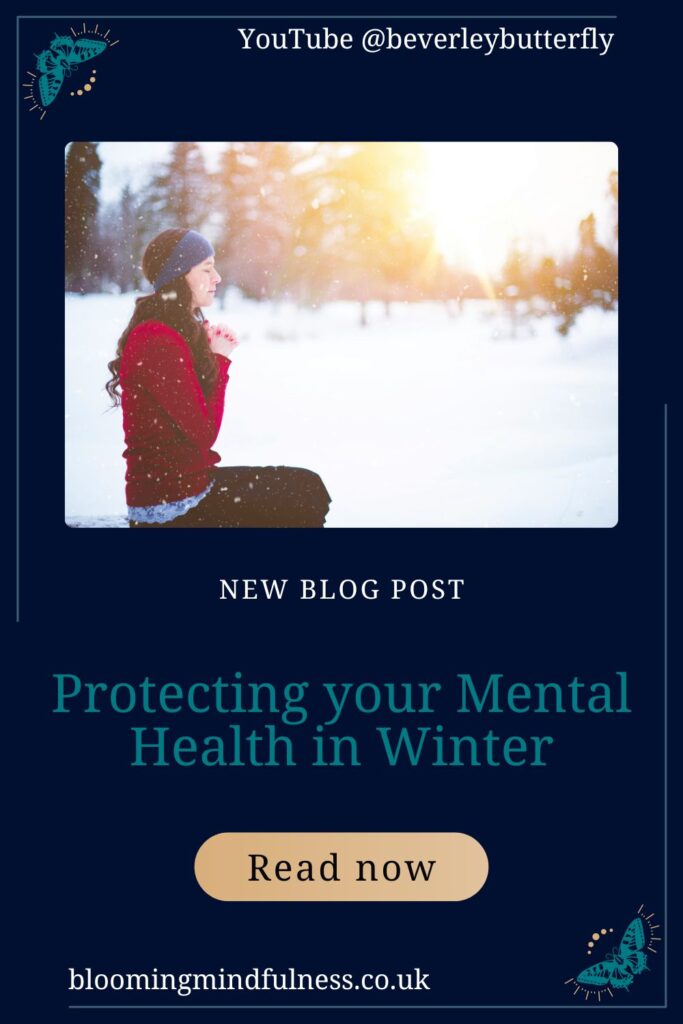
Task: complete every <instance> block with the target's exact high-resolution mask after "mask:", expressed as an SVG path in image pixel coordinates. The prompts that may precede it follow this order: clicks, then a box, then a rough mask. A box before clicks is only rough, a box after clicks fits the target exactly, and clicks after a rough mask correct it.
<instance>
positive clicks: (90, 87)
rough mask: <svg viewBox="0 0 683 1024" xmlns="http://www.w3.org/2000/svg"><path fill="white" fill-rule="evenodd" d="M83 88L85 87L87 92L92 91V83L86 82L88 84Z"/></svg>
mask: <svg viewBox="0 0 683 1024" xmlns="http://www.w3.org/2000/svg"><path fill="white" fill-rule="evenodd" d="M83 88H84V89H85V91H86V92H90V90H91V89H92V85H88V84H86V85H84V86H83Z"/></svg>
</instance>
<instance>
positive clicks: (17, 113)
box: [14, 18, 20, 622]
mask: <svg viewBox="0 0 683 1024" xmlns="http://www.w3.org/2000/svg"><path fill="white" fill-rule="evenodd" d="M16 47H17V51H16V52H17V55H16V63H17V77H18V75H19V19H18V18H17V21H16ZM19 109H20V104H19V98H18V97H17V105H16V112H15V117H16V126H15V133H16V151H17V157H16V176H17V184H16V199H17V202H16V207H17V208H16V225H15V230H16V275H17V277H16V294H15V303H16V311H17V324H16V331H17V334H16V381H15V388H16V424H15V431H16V454H15V458H16V470H15V487H16V503H15V516H16V532H15V538H14V540H15V548H16V554H15V575H16V583H15V592H16V593H15V600H16V621H17V622H19V202H20V198H19V180H20V179H19V117H20V114H19Z"/></svg>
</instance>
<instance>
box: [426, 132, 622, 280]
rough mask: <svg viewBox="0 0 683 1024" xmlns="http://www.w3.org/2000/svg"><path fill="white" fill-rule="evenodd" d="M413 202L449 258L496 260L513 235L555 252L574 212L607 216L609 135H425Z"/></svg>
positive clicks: (487, 263) (486, 267) (562, 246)
mask: <svg viewBox="0 0 683 1024" xmlns="http://www.w3.org/2000/svg"><path fill="white" fill-rule="evenodd" d="M422 145H423V147H424V151H425V162H424V173H423V176H422V180H421V183H420V185H419V188H418V192H419V196H418V202H419V204H420V205H421V207H422V209H423V210H424V213H425V215H426V216H427V217H428V218H429V219H430V220H431V221H432V223H433V225H434V230H435V236H436V242H437V245H438V247H439V249H440V251H441V252H442V253H443V255H444V257H445V258H446V259H447V261H448V262H449V263H452V264H454V265H460V266H463V267H466V268H467V269H469V270H472V271H475V272H476V273H479V274H490V273H492V272H494V271H496V270H497V269H499V268H500V266H501V264H502V263H503V261H504V260H505V256H506V254H507V252H508V250H509V248H510V246H511V245H512V243H513V242H515V241H517V242H518V244H520V245H521V246H523V247H524V248H528V249H531V250H532V251H534V252H550V253H552V254H554V255H560V254H561V253H562V252H563V251H564V250H566V249H568V248H569V247H570V246H571V245H572V244H573V243H574V241H575V239H576V232H577V226H578V223H579V220H580V219H581V218H583V217H585V216H586V215H587V214H588V213H590V212H594V213H595V214H596V217H597V218H598V220H600V219H602V220H603V221H604V220H605V218H606V211H607V202H606V201H607V180H608V175H609V172H610V171H611V170H614V169H616V165H617V151H616V147H615V146H614V145H613V144H612V143H599V142H598V143H567V142H563V143H532V142H522V143H519V142H426V143H423V144H422Z"/></svg>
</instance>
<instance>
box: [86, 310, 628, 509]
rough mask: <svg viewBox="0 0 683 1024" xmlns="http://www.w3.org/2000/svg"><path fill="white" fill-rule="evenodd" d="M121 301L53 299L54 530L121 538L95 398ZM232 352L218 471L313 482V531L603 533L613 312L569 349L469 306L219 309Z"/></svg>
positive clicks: (613, 420) (612, 420)
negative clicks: (308, 474) (59, 478)
mask: <svg viewBox="0 0 683 1024" xmlns="http://www.w3.org/2000/svg"><path fill="white" fill-rule="evenodd" d="M133 299H134V296H132V295H91V296H85V297H80V296H76V295H68V296H67V299H66V521H67V522H68V523H69V524H70V525H73V526H84V527H85V526H99V527H111V526H125V525H126V523H125V519H124V517H125V511H126V509H125V497H124V472H125V464H124V460H123V459H122V457H121V453H122V451H123V447H124V445H123V431H122V426H121V412H120V409H119V410H111V411H110V410H109V399H108V396H107V395H106V392H104V390H103V386H104V383H105V381H106V380H107V378H108V376H109V374H108V372H107V362H108V361H109V360H110V359H112V358H113V355H114V351H115V348H116V342H117V339H118V336H119V334H120V333H121V331H122V330H123V328H124V327H125V325H126V323H127V321H128V319H129V317H130V314H131V311H132V308H133ZM207 313H208V315H209V317H210V319H211V320H212V321H213V322H217V321H222V322H224V323H225V324H226V325H227V326H229V327H230V328H231V329H232V330H233V331H234V332H235V334H236V335H237V337H238V338H239V339H240V342H241V344H240V346H239V348H238V349H237V351H236V352H235V354H234V357H233V364H232V367H231V374H230V382H229V384H228V391H227V400H226V408H225V417H224V420H223V425H222V428H221V432H220V435H219V438H218V441H217V443H216V445H215V448H216V450H218V451H219V452H220V453H221V455H222V457H223V464H225V465H289V466H305V467H307V468H309V469H314V470H316V471H317V472H318V473H320V475H321V476H322V478H323V480H324V481H325V484H326V486H327V489H328V491H329V492H330V494H331V495H332V498H333V503H332V506H331V509H330V513H329V515H328V517H327V523H326V525H327V526H328V527H365V526H370V527H403V526H407V527H443V526H446V527H501V526H502V527H572V526H576V527H596V526H597V527H610V526H613V525H615V523H616V521H617V314H616V313H614V312H604V311H602V310H600V309H597V308H590V309H587V310H584V311H583V312H582V313H581V314H580V316H579V317H578V320H577V322H576V325H575V327H574V328H573V329H572V330H571V331H570V333H569V335H568V337H561V336H560V335H559V334H558V333H557V332H556V330H555V324H554V322H553V320H552V318H550V317H544V318H542V319H535V320H533V322H531V321H529V322H527V321H524V320H522V321H520V322H518V324H517V326H516V328H515V332H514V336H512V333H511V328H510V322H509V320H508V318H507V316H506V315H505V312H504V310H503V309H502V304H498V305H495V304H493V303H490V302H488V301H484V300H481V301H480V300H471V301H469V302H466V303H465V306H464V311H463V312H462V313H459V314H456V315H455V316H454V317H449V315H448V313H447V311H446V308H445V307H444V306H443V305H442V304H439V303H431V302H424V303H412V304H408V303H406V304H402V303H395V304H392V307H391V315H390V317H386V316H385V312H384V306H383V305H381V304H379V303H377V304H373V303H370V304H369V306H368V320H369V324H368V326H367V327H362V326H360V323H359V320H360V317H359V306H358V304H356V303H346V302H339V303H332V304H329V305H326V306H323V307H322V308H320V309H317V310H307V309H298V308H297V307H296V306H294V305H290V304H286V303H281V304H279V305H275V304H272V303H267V302H262V303H259V302H254V301H251V300H246V299H244V298H242V297H240V296H239V295H237V294H231V295H230V297H229V300H228V302H227V303H226V306H225V308H224V309H220V308H218V307H214V308H212V309H211V310H210V311H207Z"/></svg>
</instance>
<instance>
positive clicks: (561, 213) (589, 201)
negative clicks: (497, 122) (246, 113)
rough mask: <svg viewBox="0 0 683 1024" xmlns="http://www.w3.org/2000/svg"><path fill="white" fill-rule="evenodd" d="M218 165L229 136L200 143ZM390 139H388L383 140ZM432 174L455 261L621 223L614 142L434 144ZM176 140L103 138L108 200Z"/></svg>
mask: <svg viewBox="0 0 683 1024" xmlns="http://www.w3.org/2000/svg"><path fill="white" fill-rule="evenodd" d="M200 145H201V146H202V149H203V150H204V153H205V158H206V160H207V164H208V166H209V168H212V167H213V166H215V161H216V159H217V156H218V154H219V153H220V151H221V150H222V148H223V147H224V146H225V143H224V142H202V143H200ZM378 145H381V143H378ZM420 145H423V146H424V147H425V154H426V173H425V177H424V180H423V182H422V183H421V186H420V188H419V193H420V194H419V196H417V197H416V198H417V201H418V203H419V206H420V208H421V209H423V210H424V211H425V213H426V215H427V216H428V217H429V218H430V219H431V220H432V221H433V224H434V228H435V231H436V238H437V243H438V246H439V248H440V249H441V251H442V252H443V254H444V256H445V257H446V258H447V259H448V260H449V262H451V263H454V264H460V265H463V266H466V267H467V268H468V269H472V270H475V271H478V272H482V273H486V272H491V271H493V270H495V269H496V268H497V267H499V266H500V265H501V263H502V262H503V260H504V259H505V255H506V253H507V252H508V250H509V247H510V245H511V243H512V242H513V240H514V239H515V238H517V239H520V240H521V241H522V243H523V244H528V245H530V246H531V247H532V248H533V249H535V250H537V251H544V252H551V253H553V254H554V255H556V256H562V255H564V254H566V253H568V252H570V251H571V250H572V249H573V248H574V245H575V242H576V238H577V227H578V223H579V221H580V220H581V219H582V218H583V217H585V216H586V215H587V214H588V213H591V212H593V213H594V214H595V216H596V218H597V220H598V237H599V238H600V239H601V240H602V241H606V240H607V238H608V236H609V232H610V229H611V223H610V207H609V203H608V199H607V183H608V176H609V173H610V171H612V170H616V169H617V148H616V146H615V145H614V143H610V142H424V143H420ZM170 146H171V143H167V142H102V143H100V146H99V152H100V156H101V158H102V161H103V167H102V198H103V199H104V201H105V202H108V201H111V200H114V199H116V197H117V196H118V194H119V192H120V190H121V188H122V187H123V185H124V184H125V183H126V182H128V181H130V182H131V184H132V185H133V186H138V185H141V184H142V183H143V182H144V180H145V178H146V177H147V176H148V174H149V172H150V170H151V167H152V165H153V164H155V163H159V162H161V161H163V160H164V159H165V158H166V157H167V155H168V152H169V149H170Z"/></svg>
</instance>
